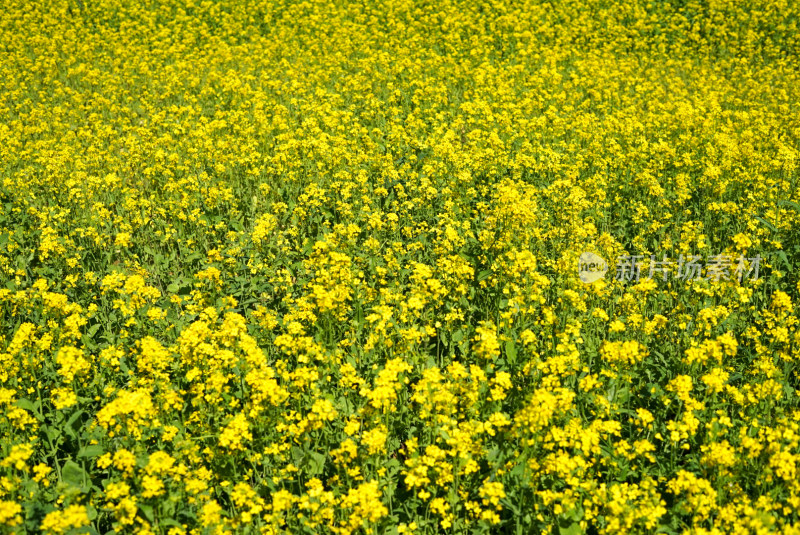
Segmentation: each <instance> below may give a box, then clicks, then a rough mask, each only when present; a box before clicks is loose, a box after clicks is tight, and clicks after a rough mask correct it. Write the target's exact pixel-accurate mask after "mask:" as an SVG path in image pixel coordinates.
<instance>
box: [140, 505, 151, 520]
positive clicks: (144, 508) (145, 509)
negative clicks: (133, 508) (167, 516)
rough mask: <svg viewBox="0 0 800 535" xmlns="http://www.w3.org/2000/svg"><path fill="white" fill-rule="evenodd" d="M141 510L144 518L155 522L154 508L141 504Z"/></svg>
mask: <svg viewBox="0 0 800 535" xmlns="http://www.w3.org/2000/svg"><path fill="white" fill-rule="evenodd" d="M139 509H141V510H142V513H144V516H145V517H146V518H147V520H149V521H150V522H153V520H154V519H155V515H154V514H153V507H152V506H150V505H145V504H139Z"/></svg>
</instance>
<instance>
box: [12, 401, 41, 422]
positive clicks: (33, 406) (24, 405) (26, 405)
mask: <svg viewBox="0 0 800 535" xmlns="http://www.w3.org/2000/svg"><path fill="white" fill-rule="evenodd" d="M17 407H19V408H20V409H25V410H26V411H30V412H32V413H33V415H34V416H36V419H37V420H39V421H40V422H44V416H43V415H42V413H41V412H40V411H39V409H40V408H41V402H40V401H37V402H36V403H34V402H32V401H31V400H29V399H25V398H22V399H18V400H17Z"/></svg>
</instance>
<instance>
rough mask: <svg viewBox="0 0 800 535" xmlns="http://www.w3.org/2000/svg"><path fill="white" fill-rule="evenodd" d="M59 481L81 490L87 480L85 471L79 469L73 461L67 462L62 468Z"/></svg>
mask: <svg viewBox="0 0 800 535" xmlns="http://www.w3.org/2000/svg"><path fill="white" fill-rule="evenodd" d="M61 479H62V480H63V481H64V483H66V484H68V485H70V486H72V487H78V488H80V489H83V488H84V487H85V486H86V482H87V481H88V479H89V476H88V474H87V473H86V471H85V470H84V469H83V468H81V467H80V465H79V464H78V463H76V462H75V461H73V460H67V462H65V463H64V467H63V468H62V469H61Z"/></svg>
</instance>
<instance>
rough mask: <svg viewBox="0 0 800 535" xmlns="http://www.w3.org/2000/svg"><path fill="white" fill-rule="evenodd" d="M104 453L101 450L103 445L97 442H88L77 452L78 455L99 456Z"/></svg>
mask: <svg viewBox="0 0 800 535" xmlns="http://www.w3.org/2000/svg"><path fill="white" fill-rule="evenodd" d="M103 453H105V452H104V451H103V447H102V446H101V445H99V444H90V445H88V446H84V447H82V448H81V450H80V451H79V452H78V457H99V456H100V455H102V454H103Z"/></svg>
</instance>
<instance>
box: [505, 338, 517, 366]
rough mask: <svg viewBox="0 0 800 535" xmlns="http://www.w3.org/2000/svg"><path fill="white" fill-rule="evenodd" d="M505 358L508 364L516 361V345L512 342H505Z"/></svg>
mask: <svg viewBox="0 0 800 535" xmlns="http://www.w3.org/2000/svg"><path fill="white" fill-rule="evenodd" d="M506 357H507V358H508V363H509V364H513V363H514V362H516V361H517V345H516V344H515V343H514V340H507V341H506Z"/></svg>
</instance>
